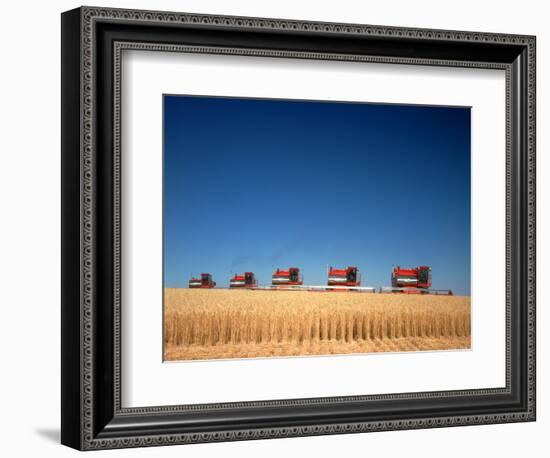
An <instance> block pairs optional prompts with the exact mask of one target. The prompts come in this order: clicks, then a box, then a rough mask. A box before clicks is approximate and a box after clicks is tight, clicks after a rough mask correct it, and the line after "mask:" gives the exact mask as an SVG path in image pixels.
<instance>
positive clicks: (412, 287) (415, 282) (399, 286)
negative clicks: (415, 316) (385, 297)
mask: <svg viewBox="0 0 550 458" xmlns="http://www.w3.org/2000/svg"><path fill="white" fill-rule="evenodd" d="M431 286H432V269H431V268H430V267H428V266H419V267H415V268H401V267H400V266H397V267H394V268H393V270H392V273H391V287H383V288H380V292H381V293H404V294H439V295H447V296H451V295H452V294H453V292H452V291H451V290H450V289H430V288H431Z"/></svg>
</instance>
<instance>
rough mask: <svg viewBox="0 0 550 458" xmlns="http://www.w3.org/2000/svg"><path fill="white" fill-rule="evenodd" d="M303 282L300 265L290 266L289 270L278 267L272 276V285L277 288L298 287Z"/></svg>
mask: <svg viewBox="0 0 550 458" xmlns="http://www.w3.org/2000/svg"><path fill="white" fill-rule="evenodd" d="M303 284H304V281H303V279H302V276H301V275H300V269H299V268H298V267H289V268H288V270H282V269H277V270H276V271H275V272H274V273H273V276H272V277H271V286H272V287H275V288H281V289H285V288H289V289H293V288H294V289H296V288H297V287H301V286H302V285H303Z"/></svg>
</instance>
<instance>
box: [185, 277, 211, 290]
mask: <svg viewBox="0 0 550 458" xmlns="http://www.w3.org/2000/svg"><path fill="white" fill-rule="evenodd" d="M214 286H216V282H215V281H213V280H212V275H210V274H201V278H191V280H189V288H214Z"/></svg>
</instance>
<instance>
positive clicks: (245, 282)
mask: <svg viewBox="0 0 550 458" xmlns="http://www.w3.org/2000/svg"><path fill="white" fill-rule="evenodd" d="M256 286H258V282H257V281H256V277H255V276H254V273H253V272H245V273H244V275H238V274H235V276H234V277H233V278H232V279H231V280H229V287H230V288H255V287H256Z"/></svg>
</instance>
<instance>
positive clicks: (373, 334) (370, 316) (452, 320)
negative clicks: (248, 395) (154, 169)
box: [164, 288, 470, 361]
mask: <svg viewBox="0 0 550 458" xmlns="http://www.w3.org/2000/svg"><path fill="white" fill-rule="evenodd" d="M464 348H470V298H469V297H466V296H424V295H423V296H420V295H404V294H385V295H382V294H364V293H349V292H347V293H346V292H342V293H339V292H330V293H323V292H302V291H250V290H245V291H240V290H239V291H232V290H192V289H178V288H167V289H165V290H164V358H165V360H168V361H176V360H188V359H220V358H251V357H265V356H294V355H329V354H349V353H369V352H387V351H419V350H450V349H464Z"/></svg>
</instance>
